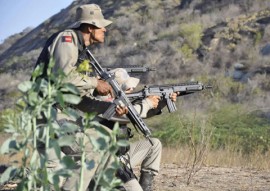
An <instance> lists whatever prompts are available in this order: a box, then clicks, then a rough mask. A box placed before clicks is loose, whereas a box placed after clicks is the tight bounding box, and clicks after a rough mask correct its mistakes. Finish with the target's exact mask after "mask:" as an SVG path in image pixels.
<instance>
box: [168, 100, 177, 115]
mask: <svg viewBox="0 0 270 191" xmlns="http://www.w3.org/2000/svg"><path fill="white" fill-rule="evenodd" d="M167 107H168V110H169V112H170V113H172V112H175V111H176V110H177V108H176V105H175V103H174V102H173V101H172V100H171V99H170V98H167Z"/></svg>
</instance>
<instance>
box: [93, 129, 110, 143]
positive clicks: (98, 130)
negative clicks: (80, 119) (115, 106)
mask: <svg viewBox="0 0 270 191" xmlns="http://www.w3.org/2000/svg"><path fill="white" fill-rule="evenodd" d="M95 129H96V130H97V132H98V133H99V134H100V135H101V136H104V137H106V140H107V141H109V139H110V136H111V134H110V132H109V131H108V130H107V129H105V128H104V127H101V126H100V127H96V128H95Z"/></svg>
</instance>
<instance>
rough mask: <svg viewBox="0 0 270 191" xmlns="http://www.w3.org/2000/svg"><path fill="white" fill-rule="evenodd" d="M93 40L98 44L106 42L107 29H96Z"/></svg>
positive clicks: (93, 32)
mask: <svg viewBox="0 0 270 191" xmlns="http://www.w3.org/2000/svg"><path fill="white" fill-rule="evenodd" d="M92 30H93V31H92V34H93V35H92V38H93V39H92V40H93V41H94V42H97V43H103V42H104V41H105V32H106V29H105V28H104V27H103V28H94V29H92Z"/></svg>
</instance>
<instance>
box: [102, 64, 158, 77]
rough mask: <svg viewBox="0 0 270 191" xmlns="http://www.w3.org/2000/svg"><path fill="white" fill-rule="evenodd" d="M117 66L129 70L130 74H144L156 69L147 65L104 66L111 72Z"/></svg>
mask: <svg viewBox="0 0 270 191" xmlns="http://www.w3.org/2000/svg"><path fill="white" fill-rule="evenodd" d="M116 68H123V69H125V70H126V71H127V73H129V74H135V75H137V74H142V73H146V72H150V71H155V70H156V69H155V68H150V67H145V66H119V67H106V66H105V67H104V70H105V71H107V72H109V71H111V70H113V69H116Z"/></svg>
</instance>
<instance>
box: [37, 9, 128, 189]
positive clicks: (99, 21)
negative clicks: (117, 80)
mask: <svg viewBox="0 0 270 191" xmlns="http://www.w3.org/2000/svg"><path fill="white" fill-rule="evenodd" d="M111 23H112V22H111V21H109V20H106V19H104V17H103V15H102V12H101V9H100V7H99V6H98V5H95V4H88V5H82V6H79V7H78V8H77V12H76V22H75V23H74V24H73V25H72V26H71V27H70V28H69V29H66V30H63V31H60V32H57V33H55V34H53V35H52V36H51V37H50V38H49V39H48V40H47V42H46V44H45V46H44V48H43V50H42V52H41V54H40V56H39V58H38V60H37V63H36V66H37V65H39V64H42V63H44V64H45V67H44V72H43V77H44V78H46V71H47V70H46V69H47V67H48V63H49V61H50V59H51V58H53V60H54V61H55V65H54V67H53V69H52V70H53V72H57V71H58V70H62V71H63V72H64V73H65V74H67V81H68V82H71V83H72V84H74V85H75V86H76V87H77V88H78V89H79V90H80V95H81V97H82V101H81V102H80V103H79V104H78V105H76V108H77V109H78V110H80V111H82V112H96V113H103V112H105V111H106V109H107V108H108V107H109V105H110V104H111V103H109V102H104V101H103V102H102V101H99V100H96V99H95V98H94V97H93V96H92V94H91V93H92V92H93V90H95V92H97V93H98V94H99V95H108V94H110V93H112V88H111V86H110V85H109V84H108V83H107V82H105V81H103V80H100V79H97V78H94V77H88V76H87V75H83V74H82V73H80V72H79V70H78V68H79V67H80V63H81V59H80V57H81V56H83V54H82V53H83V50H84V49H85V47H87V46H89V45H91V44H93V43H103V42H104V33H105V32H106V29H105V27H106V26H108V25H109V24H111ZM59 110H60V111H59ZM127 111H128V110H127V108H125V107H123V108H122V107H121V106H117V108H116V113H117V114H118V115H120V116H121V115H123V114H126V113H127ZM66 121H72V122H75V123H77V124H79V125H81V123H80V121H73V119H70V118H68V117H67V116H66V115H64V114H63V113H62V112H61V108H58V114H57V122H58V123H59V125H63V124H64V123H65V122H66ZM85 133H87V134H89V135H91V136H93V137H97V133H96V132H95V130H94V129H87V130H85ZM82 135H83V134H82V133H81V132H80V131H78V133H76V135H75V137H76V139H79V138H80V137H81V136H82ZM85 149H86V157H88V158H89V159H90V160H91V159H93V160H94V161H95V164H98V163H99V160H100V158H99V156H98V155H97V154H96V153H94V151H93V148H92V145H91V144H90V143H89V142H88V143H87V144H86V145H85ZM40 152H44V148H40ZM47 152H48V155H49V156H48V157H49V159H48V160H49V164H48V167H49V168H50V169H51V170H57V169H58V168H60V167H61V164H60V163H59V160H58V157H57V156H56V154H55V153H54V151H53V150H49V151H47ZM62 155H72V156H80V145H79V144H78V142H77V141H76V142H74V144H73V145H71V146H70V147H65V148H62ZM77 158H78V157H77ZM79 161H80V160H78V162H79ZM96 168H97V165H95V168H94V169H92V170H91V171H88V170H85V171H83V172H84V175H83V177H84V180H83V183H84V185H83V189H84V190H86V189H87V188H88V185H89V183H90V181H91V179H92V177H93V176H94V173H95V169H96ZM79 175H80V165H79V166H78V169H76V170H75V171H74V173H73V174H72V176H71V177H69V178H68V179H66V180H64V179H61V180H60V186H61V189H62V190H71V191H73V190H74V191H76V190H77V186H78V185H79V181H80V180H79V178H80V176H79Z"/></svg>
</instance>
